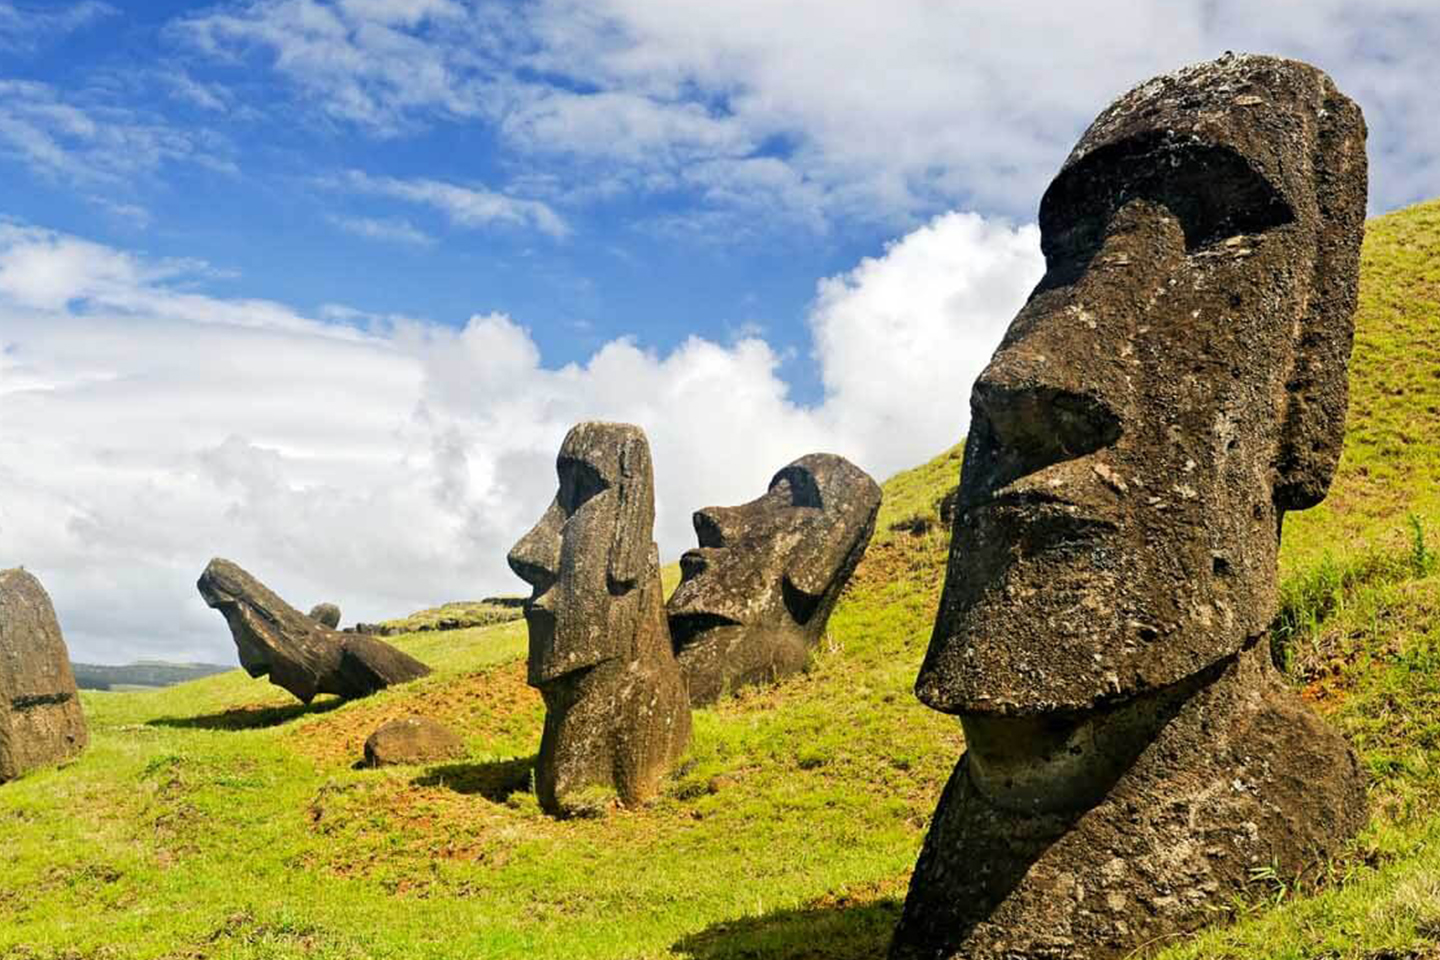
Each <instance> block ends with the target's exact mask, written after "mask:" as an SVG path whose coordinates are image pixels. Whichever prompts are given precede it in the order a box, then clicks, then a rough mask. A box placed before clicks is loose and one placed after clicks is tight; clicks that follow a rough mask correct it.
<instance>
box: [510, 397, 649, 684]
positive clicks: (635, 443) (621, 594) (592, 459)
mask: <svg viewBox="0 0 1440 960" xmlns="http://www.w3.org/2000/svg"><path fill="white" fill-rule="evenodd" d="M555 469H556V473H557V474H558V475H559V481H560V489H559V491H558V492H557V493H556V494H555V499H554V500H553V501H552V502H551V504H550V507H549V509H547V510H546V511H545V514H544V516H542V517H541V518H540V522H539V523H537V524H535V526H534V528H533V529H531V531H530V532H529V533H527V534H525V536H523V537H521V538H520V541H519V542H518V543H516V544H515V546H514V547H513V548H512V549H511V550H510V555H509V557H508V560H509V563H510V568H511V569H512V570H514V571H515V573H516V574H517V575H518V576H519V577H520V578H521V579H523V580H524V581H525V582H527V583H529V584H530V586H531V587H532V588H533V592H532V594H531V599H530V601H529V603H527V604H526V607H525V620H526V624H527V626H528V627H529V632H530V661H529V682H530V684H531V685H532V686H536V687H540V686H543V685H545V684H547V683H550V682H552V681H555V680H558V679H560V678H561V677H565V676H567V675H569V674H572V673H575V672H576V671H578V670H583V669H585V668H587V667H593V666H595V665H596V664H599V663H603V662H605V661H607V660H630V659H634V657H635V655H636V651H635V649H634V644H635V638H636V635H637V630H638V629H639V619H640V617H641V614H642V611H641V609H640V602H639V599H640V598H639V593H638V592H637V590H636V588H637V587H639V586H642V583H641V580H642V578H644V577H645V576H646V575H647V574H648V573H649V572H651V571H652V570H655V569H656V568H657V566H658V564H657V561H656V557H655V543H654V526H655V478H654V471H653V469H652V468H651V465H650V446H649V444H648V443H647V442H646V439H645V434H644V432H643V431H641V429H640V428H639V427H634V426H630V425H629V424H621V423H598V422H590V423H581V424H577V425H576V426H575V427H573V428H572V429H571V430H570V432H569V433H568V434H567V435H566V436H565V441H564V443H563V444H561V446H560V455H559V456H558V457H557V458H556V463H555Z"/></svg>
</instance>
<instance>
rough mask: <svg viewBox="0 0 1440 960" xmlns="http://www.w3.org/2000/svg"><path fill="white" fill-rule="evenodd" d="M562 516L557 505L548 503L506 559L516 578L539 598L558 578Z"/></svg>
mask: <svg viewBox="0 0 1440 960" xmlns="http://www.w3.org/2000/svg"><path fill="white" fill-rule="evenodd" d="M563 523H564V517H563V513H562V511H561V510H560V507H559V505H558V504H556V503H552V504H550V508H549V509H548V510H546V511H545V515H544V516H542V517H541V518H540V522H539V523H537V524H535V526H534V527H533V528H531V530H530V532H529V533H527V534H525V536H523V537H521V538H520V540H519V541H518V542H517V543H516V544H515V546H513V547H511V548H510V553H509V555H507V556H506V557H505V560H506V562H507V563H509V564H510V569H511V570H513V571H515V575H516V576H518V577H519V578H520V579H521V580H524V581H525V582H526V583H528V584H530V586H532V587H534V588H535V595H536V596H539V595H540V594H542V593H544V592H545V591H546V590H548V589H550V586H551V585H552V584H554V582H555V581H556V579H557V578H558V577H559V576H560V527H561V525H562V524H563Z"/></svg>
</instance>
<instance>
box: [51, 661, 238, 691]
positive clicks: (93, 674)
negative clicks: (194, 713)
mask: <svg viewBox="0 0 1440 960" xmlns="http://www.w3.org/2000/svg"><path fill="white" fill-rule="evenodd" d="M70 666H71V667H72V668H74V670H75V683H76V685H77V686H79V687H80V689H81V690H115V689H120V688H125V687H151V688H153V687H173V686H174V685H175V684H177V683H184V682H185V681H187V680H199V679H200V678H201V677H209V676H214V675H215V674H217V673H224V672H225V671H227V670H234V669H235V667H234V666H233V665H232V666H223V667H222V666H221V665H220V664H218V663H166V662H165V661H163V660H141V661H139V662H138V663H131V664H126V665H125V666H115V665H113V664H103V663H72V664H71V665H70Z"/></svg>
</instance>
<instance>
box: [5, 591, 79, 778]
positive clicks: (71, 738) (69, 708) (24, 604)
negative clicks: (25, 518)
mask: <svg viewBox="0 0 1440 960" xmlns="http://www.w3.org/2000/svg"><path fill="white" fill-rule="evenodd" d="M89 739H90V737H89V733H88V732H87V731H86V729H85V716H84V714H82V713H81V712H80V696H79V693H78V691H77V690H76V689H75V674H74V673H73V672H72V671H71V669H70V655H69V653H68V652H67V651H66V650H65V640H64V638H63V637H62V636H61V634H60V623H59V621H57V620H56V619H55V608H54V607H53V606H51V605H50V597H49V595H47V594H46V593H45V588H44V587H42V586H41V585H40V581H39V580H37V579H35V577H34V576H33V575H31V574H29V573H27V572H26V571H24V570H20V569H14V570H0V783H4V782H5V781H7V780H13V779H15V778H16V777H18V776H20V775H21V774H22V773H25V772H26V771H27V770H32V769H34V768H35V767H40V766H44V765H45V764H49V763H59V762H60V761H62V760H68V759H69V758H71V757H73V756H75V755H76V754H77V753H79V752H80V751H81V750H84V749H85V745H86V743H88V742H89Z"/></svg>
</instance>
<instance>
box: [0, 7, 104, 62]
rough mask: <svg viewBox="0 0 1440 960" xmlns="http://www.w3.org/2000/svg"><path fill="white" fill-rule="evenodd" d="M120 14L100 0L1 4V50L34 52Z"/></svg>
mask: <svg viewBox="0 0 1440 960" xmlns="http://www.w3.org/2000/svg"><path fill="white" fill-rule="evenodd" d="M117 13H119V11H118V10H116V9H115V8H114V7H112V6H110V5H109V4H108V3H98V2H96V0H82V2H80V3H69V4H63V3H50V4H47V5H46V6H43V7H37V6H24V7H18V6H16V5H15V4H13V3H6V2H0V49H10V50H25V51H28V50H33V49H35V48H36V47H39V46H40V45H41V44H44V43H53V42H54V41H56V40H58V39H59V38H61V37H63V36H64V35H65V34H67V33H72V32H74V31H76V30H80V29H82V28H84V27H87V26H89V25H90V24H92V23H94V22H96V21H97V20H103V19H105V18H107V17H112V16H115V15H116V14H117Z"/></svg>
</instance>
